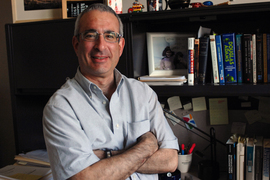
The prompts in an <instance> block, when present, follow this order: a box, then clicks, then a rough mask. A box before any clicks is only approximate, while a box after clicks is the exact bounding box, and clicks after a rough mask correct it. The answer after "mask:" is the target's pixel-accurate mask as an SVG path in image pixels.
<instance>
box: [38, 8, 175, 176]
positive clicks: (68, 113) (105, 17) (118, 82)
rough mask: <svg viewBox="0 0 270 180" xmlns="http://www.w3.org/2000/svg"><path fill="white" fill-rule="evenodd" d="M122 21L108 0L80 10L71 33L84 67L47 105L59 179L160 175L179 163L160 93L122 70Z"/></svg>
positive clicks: (52, 153) (50, 146)
mask: <svg viewBox="0 0 270 180" xmlns="http://www.w3.org/2000/svg"><path fill="white" fill-rule="evenodd" d="M122 34H123V25H122V23H121V20H120V19H119V17H118V15H117V14H115V12H114V11H113V10H112V9H111V8H109V7H108V6H106V5H103V4H94V5H92V6H90V7H89V8H88V9H87V10H85V11H84V12H83V13H81V15H80V16H78V18H77V21H76V24H75V33H74V37H73V39H72V43H73V46H74V50H75V52H76V54H77V56H78V61H79V68H78V70H77V73H76V75H75V77H74V78H73V79H70V80H67V82H66V83H65V84H64V85H63V86H62V87H61V89H59V90H58V91H57V92H56V93H55V94H54V95H53V96H52V97H51V99H50V100H49V102H48V103H47V105H46V107H45V108H44V115H43V130H44V137H45V142H46V146H47V151H48V155H49V159H50V163H51V168H52V172H53V176H54V179H56V180H58V179H80V180H81V179H83V180H84V179H94V180H96V179H106V180H108V179H110V180H114V179H143V180H151V179H158V175H157V173H164V172H172V171H174V170H175V169H176V167H177V164H178V156H177V150H178V142H177V138H176V137H175V136H174V134H173V132H172V131H171V129H170V127H169V125H168V123H167V121H166V119H165V118H164V115H163V112H162V108H161V107H160V104H159V103H158V101H157V96H156V94H155V93H154V92H153V91H152V90H151V88H149V86H147V85H146V84H144V83H141V82H139V81H137V80H135V79H128V78H127V77H125V76H123V75H122V74H120V73H119V71H117V70H116V69H115V67H116V65H117V63H118V61H119V58H120V56H121V54H122V52H123V48H124V45H125V40H124V38H123V37H122Z"/></svg>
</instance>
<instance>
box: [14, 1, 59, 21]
mask: <svg viewBox="0 0 270 180" xmlns="http://www.w3.org/2000/svg"><path fill="white" fill-rule="evenodd" d="M11 5H12V16H13V23H21V22H31V21H43V20H53V19H61V17H62V15H61V11H62V9H61V8H57V9H40V10H30V11H26V10H25V8H24V1H23V0H11Z"/></svg>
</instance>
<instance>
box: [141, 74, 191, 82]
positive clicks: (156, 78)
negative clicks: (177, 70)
mask: <svg viewBox="0 0 270 180" xmlns="http://www.w3.org/2000/svg"><path fill="white" fill-rule="evenodd" d="M139 80H140V81H142V82H147V81H181V82H185V81H186V80H187V79H186V77H185V76H148V75H145V76H140V77H139Z"/></svg>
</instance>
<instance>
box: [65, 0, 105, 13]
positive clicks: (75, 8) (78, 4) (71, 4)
mask: <svg viewBox="0 0 270 180" xmlns="http://www.w3.org/2000/svg"><path fill="white" fill-rule="evenodd" d="M97 2H100V1H97ZM93 3H94V1H67V17H77V16H78V15H79V14H80V13H81V12H83V11H84V10H85V9H86V8H87V7H88V6H89V5H90V4H93Z"/></svg>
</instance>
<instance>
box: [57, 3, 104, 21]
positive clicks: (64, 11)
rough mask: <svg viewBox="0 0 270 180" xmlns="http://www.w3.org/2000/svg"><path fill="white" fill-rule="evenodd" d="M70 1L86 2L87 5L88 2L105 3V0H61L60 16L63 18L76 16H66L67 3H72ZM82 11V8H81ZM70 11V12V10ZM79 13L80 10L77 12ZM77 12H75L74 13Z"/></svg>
mask: <svg viewBox="0 0 270 180" xmlns="http://www.w3.org/2000/svg"><path fill="white" fill-rule="evenodd" d="M72 2H74V3H75V2H78V3H83V2H85V3H87V5H89V4H90V3H97V2H99V3H103V4H104V3H105V0H62V18H63V19H67V18H75V17H76V16H75V15H74V16H72V17H69V16H68V8H69V7H68V3H72ZM81 11H83V10H81ZM70 13H72V12H70ZM79 13H80V12H79ZM76 14H77V13H76Z"/></svg>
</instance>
